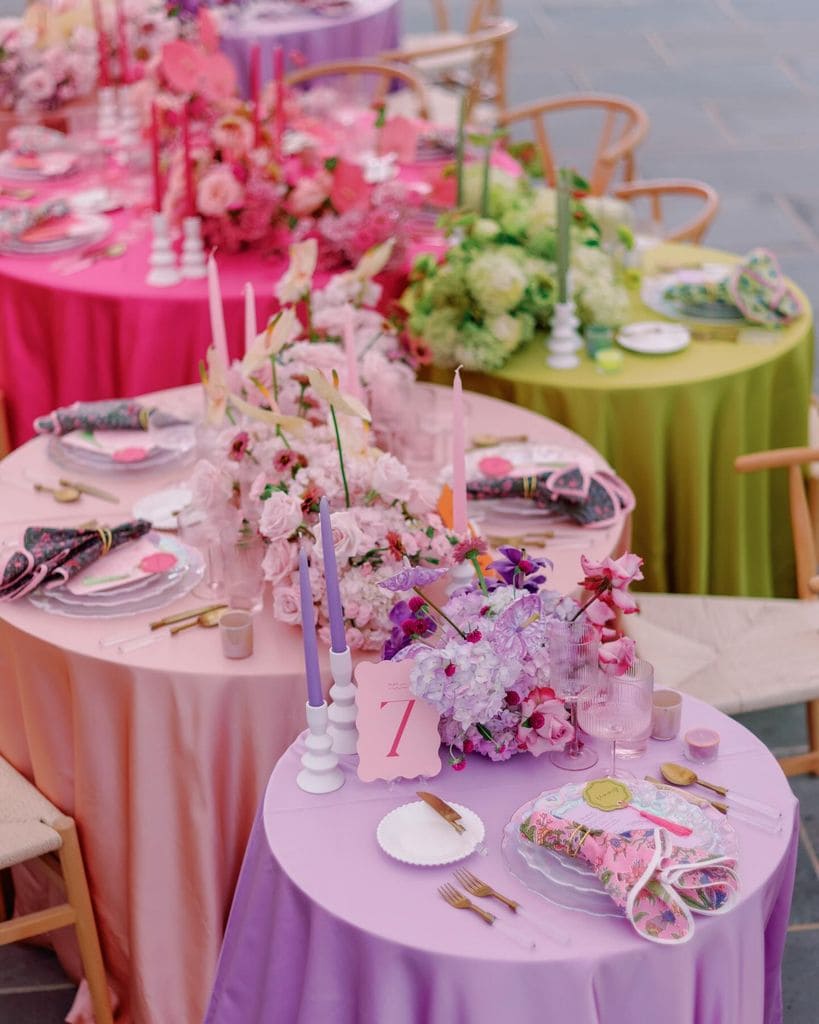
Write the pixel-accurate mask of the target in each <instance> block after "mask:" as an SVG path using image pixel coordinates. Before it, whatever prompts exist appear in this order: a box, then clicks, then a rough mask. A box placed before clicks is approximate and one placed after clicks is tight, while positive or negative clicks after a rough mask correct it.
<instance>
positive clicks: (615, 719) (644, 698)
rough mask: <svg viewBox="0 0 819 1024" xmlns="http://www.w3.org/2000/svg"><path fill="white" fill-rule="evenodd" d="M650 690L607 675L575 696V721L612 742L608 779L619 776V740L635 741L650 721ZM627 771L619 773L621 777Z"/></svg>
mask: <svg viewBox="0 0 819 1024" xmlns="http://www.w3.org/2000/svg"><path fill="white" fill-rule="evenodd" d="M651 711H652V701H651V691H650V690H647V689H646V688H645V687H643V686H640V685H639V684H638V683H632V682H628V681H627V680H624V679H619V678H606V677H604V678H603V679H602V680H601V681H599V682H597V683H595V684H594V685H593V686H588V687H586V689H585V690H583V692H582V693H581V694H580V696H579V697H578V699H577V720H578V722H579V723H580V725H581V727H582V728H583V729H584V730H585V731H586V732H587V733H588V734H589V735H590V736H597V737H598V738H599V739H603V740H610V741H611V768H610V770H609V778H610V779H616V778H617V777H618V772H617V766H616V763H615V757H616V755H617V741H618V740H634V739H635V738H637V737H638V736H641V735H642V734H643V733H644V732H645V730H646V729H647V728H648V727H649V724H650V722H651ZM624 774H628V773H623V772H621V773H619V775H620V777H622V776H623V775H624Z"/></svg>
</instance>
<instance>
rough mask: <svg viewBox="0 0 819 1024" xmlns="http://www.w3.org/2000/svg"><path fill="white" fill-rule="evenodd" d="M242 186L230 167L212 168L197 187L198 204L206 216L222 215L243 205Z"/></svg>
mask: <svg viewBox="0 0 819 1024" xmlns="http://www.w3.org/2000/svg"><path fill="white" fill-rule="evenodd" d="M243 198H244V193H243V191H242V186H241V185H240V184H239V182H238V181H237V180H236V179H235V178H234V176H233V174H232V172H231V171H230V169H229V168H228V167H225V166H217V167H213V168H211V170H209V171H208V172H207V174H205V175H204V177H203V178H202V179H201V180H200V182H199V184H198V186H197V188H196V205H197V208H198V209H199V212H200V213H202V214H204V215H205V216H206V217H222V216H224V215H225V214H226V213H227V211H228V210H236V209H238V208H239V207H240V206H241V205H242V200H243Z"/></svg>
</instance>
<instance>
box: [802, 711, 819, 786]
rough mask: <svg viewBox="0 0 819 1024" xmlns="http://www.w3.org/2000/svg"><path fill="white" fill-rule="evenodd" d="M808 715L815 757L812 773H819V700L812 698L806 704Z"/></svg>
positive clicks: (809, 733)
mask: <svg viewBox="0 0 819 1024" xmlns="http://www.w3.org/2000/svg"><path fill="white" fill-rule="evenodd" d="M805 711H806V712H807V716H808V746H809V747H810V752H811V753H812V754H813V756H814V758H815V762H814V767H813V770H812V771H811V775H819V700H810V701H808V703H807V704H806V705H805Z"/></svg>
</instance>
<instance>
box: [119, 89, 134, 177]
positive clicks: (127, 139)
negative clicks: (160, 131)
mask: <svg viewBox="0 0 819 1024" xmlns="http://www.w3.org/2000/svg"><path fill="white" fill-rule="evenodd" d="M132 88H133V87H132V86H130V85H123V86H121V87H120V90H119V97H118V100H119V110H118V120H119V124H118V126H117V134H116V139H117V159H118V161H119V162H127V161H128V160H129V159H130V157H131V155H132V153H133V151H134V149H135V148H136V147H137V146H138V145H139V141H140V138H139V111H138V110H137V108H136V104H135V103H134V98H133V93H132Z"/></svg>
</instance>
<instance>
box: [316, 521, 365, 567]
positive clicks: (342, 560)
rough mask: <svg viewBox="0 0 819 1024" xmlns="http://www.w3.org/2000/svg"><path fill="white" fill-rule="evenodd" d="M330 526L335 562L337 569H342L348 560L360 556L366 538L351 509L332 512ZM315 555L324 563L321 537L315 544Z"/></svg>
mask: <svg viewBox="0 0 819 1024" xmlns="http://www.w3.org/2000/svg"><path fill="white" fill-rule="evenodd" d="M330 524H331V526H332V528H333V547H334V548H335V552H336V561H337V562H338V566H339V569H343V568H344V567H345V564H346V562H347V560H348V559H349V558H352V557H353V556H354V555H358V554H361V550H362V547H363V545H364V544H365V542H366V540H367V537H366V535H365V533H364V531H363V530H362V529H361V527H360V526H359V523H358V520H357V519H356V514H355V512H354V511H353V510H352V509H348V510H347V511H344V512H333V513H332V514H331V515H330ZM315 550H316V554H317V556H318V557H319V558H320V559H321V561H322V563H323V562H324V553H323V552H322V549H321V537H320V536H319V538H318V540H317V542H316V548H315Z"/></svg>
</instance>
